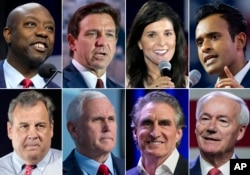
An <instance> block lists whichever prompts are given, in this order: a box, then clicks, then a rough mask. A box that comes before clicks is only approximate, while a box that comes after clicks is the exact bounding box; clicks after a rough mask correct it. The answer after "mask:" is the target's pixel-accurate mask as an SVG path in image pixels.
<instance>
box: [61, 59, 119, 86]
mask: <svg viewBox="0 0 250 175" xmlns="http://www.w3.org/2000/svg"><path fill="white" fill-rule="evenodd" d="M106 84H107V88H122V86H120V85H119V84H117V83H115V82H114V81H112V80H111V79H109V78H107V80H106ZM63 87H64V88H89V87H88V85H87V83H86V81H85V80H84V78H83V77H82V75H81V73H80V72H79V71H78V70H77V69H76V68H75V66H74V65H73V64H72V63H70V64H69V65H68V66H66V67H65V68H64V69H63Z"/></svg>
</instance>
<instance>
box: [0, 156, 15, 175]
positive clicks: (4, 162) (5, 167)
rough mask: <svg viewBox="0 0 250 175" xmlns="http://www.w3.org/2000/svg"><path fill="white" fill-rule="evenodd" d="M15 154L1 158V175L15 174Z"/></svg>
mask: <svg viewBox="0 0 250 175" xmlns="http://www.w3.org/2000/svg"><path fill="white" fill-rule="evenodd" d="M12 154H13V152H11V153H9V154H7V155H5V156H3V157H1V158H0V172H1V174H15V172H14V169H13V164H12Z"/></svg>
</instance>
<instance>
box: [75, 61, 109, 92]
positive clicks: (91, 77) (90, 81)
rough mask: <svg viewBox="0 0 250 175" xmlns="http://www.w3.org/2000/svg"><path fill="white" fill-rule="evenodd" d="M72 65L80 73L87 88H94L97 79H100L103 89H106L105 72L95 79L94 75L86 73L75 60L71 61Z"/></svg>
mask: <svg viewBox="0 0 250 175" xmlns="http://www.w3.org/2000/svg"><path fill="white" fill-rule="evenodd" d="M72 64H73V65H74V66H75V67H76V69H77V70H78V71H79V72H80V73H81V75H82V76H83V78H84V80H85V81H86V83H87V85H88V87H89V88H95V86H96V82H97V79H98V78H100V79H102V81H103V84H104V87H105V88H106V87H107V86H106V72H105V73H104V74H103V75H102V76H101V77H97V76H96V75H95V74H93V73H91V72H90V71H88V70H87V69H86V68H85V67H84V66H83V65H81V64H80V63H79V62H77V60H75V59H72Z"/></svg>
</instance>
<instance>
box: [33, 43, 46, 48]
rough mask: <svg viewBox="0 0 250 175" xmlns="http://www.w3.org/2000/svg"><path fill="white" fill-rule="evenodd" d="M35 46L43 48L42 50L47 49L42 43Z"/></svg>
mask: <svg viewBox="0 0 250 175" xmlns="http://www.w3.org/2000/svg"><path fill="white" fill-rule="evenodd" d="M35 46H36V47H37V48H42V49H44V48H45V45H44V44H42V43H37V44H35Z"/></svg>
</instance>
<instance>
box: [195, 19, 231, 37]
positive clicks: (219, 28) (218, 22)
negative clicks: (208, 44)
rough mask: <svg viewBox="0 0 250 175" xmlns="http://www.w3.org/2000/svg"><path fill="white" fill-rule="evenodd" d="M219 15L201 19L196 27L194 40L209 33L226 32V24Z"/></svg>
mask: <svg viewBox="0 0 250 175" xmlns="http://www.w3.org/2000/svg"><path fill="white" fill-rule="evenodd" d="M221 15H222V14H214V15H210V16H208V17H206V18H204V19H202V20H201V21H200V22H199V23H198V24H197V27H196V31H195V32H196V38H198V37H199V36H201V35H203V34H207V33H211V32H221V33H224V32H228V27H229V26H228V23H227V21H226V20H225V19H223V18H222V17H221Z"/></svg>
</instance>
